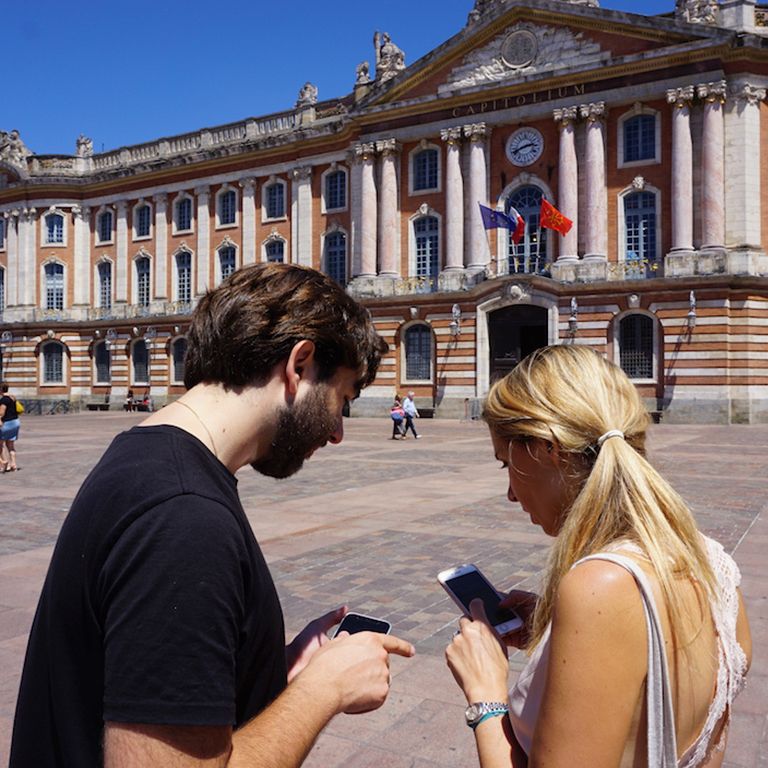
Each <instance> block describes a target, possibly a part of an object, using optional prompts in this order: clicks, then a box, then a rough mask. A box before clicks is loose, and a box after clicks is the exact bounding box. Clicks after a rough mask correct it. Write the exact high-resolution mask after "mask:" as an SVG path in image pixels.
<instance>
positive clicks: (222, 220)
mask: <svg viewBox="0 0 768 768" xmlns="http://www.w3.org/2000/svg"><path fill="white" fill-rule="evenodd" d="M218 201H219V224H220V225H223V224H234V223H235V221H236V218H237V195H236V194H235V191H234V190H233V189H227V190H224V191H223V192H220V193H219V197H218Z"/></svg>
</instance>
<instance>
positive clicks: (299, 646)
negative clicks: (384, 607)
mask: <svg viewBox="0 0 768 768" xmlns="http://www.w3.org/2000/svg"><path fill="white" fill-rule="evenodd" d="M347 610H348V608H347V606H346V605H342V606H341V607H340V608H336V609H334V610H333V611H328V613H326V614H323V615H322V616H320V617H319V618H317V619H315V620H314V621H310V622H309V624H307V626H306V627H304V629H302V630H301V632H299V634H298V635H296V637H294V638H293V640H292V641H291V643H290V644H289V645H287V646H286V647H285V661H286V664H287V666H288V682H289V683H290V682H291V681H292V680H293V678H294V677H296V675H298V674H299V672H301V670H302V669H304V667H306V666H307V664H309V660H310V659H311V658H312V656H314V654H315V652H316V651H317V650H318V649H319V648H320V647H321V646H323V645H325V644H326V643H327V642H328V634H327V633H328V630H329V629H331V627H335V626H336V625H337V624H338V623H339V622H340V621H341V620H342V619H343V618H344V617H345V616H346V615H347Z"/></svg>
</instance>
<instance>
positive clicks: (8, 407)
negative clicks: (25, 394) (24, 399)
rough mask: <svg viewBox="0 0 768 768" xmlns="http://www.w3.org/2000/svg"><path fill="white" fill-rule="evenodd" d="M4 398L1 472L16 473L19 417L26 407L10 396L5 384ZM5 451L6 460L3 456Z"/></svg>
mask: <svg viewBox="0 0 768 768" xmlns="http://www.w3.org/2000/svg"><path fill="white" fill-rule="evenodd" d="M0 389H1V390H2V396H0V425H1V426H0V471H2V472H16V471H17V470H18V468H19V467H18V466H17V464H16V442H17V440H18V439H19V429H20V427H21V419H20V418H19V416H20V415H21V413H22V412H23V410H24V406H23V405H22V404H21V403H20V402H19V401H18V400H17V399H16V398H15V397H14V396H13V395H11V394H10V392H9V390H10V387H9V386H8V384H7V383H5V382H3V384H2V386H1V387H0ZM3 451H5V456H7V457H8V458H7V459H6V458H5V457H4V456H3Z"/></svg>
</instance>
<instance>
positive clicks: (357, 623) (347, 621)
mask: <svg viewBox="0 0 768 768" xmlns="http://www.w3.org/2000/svg"><path fill="white" fill-rule="evenodd" d="M391 629H392V625H391V624H390V623H389V622H388V621H384V619H376V618H374V617H373V616H366V615H365V614H363V613H348V614H347V615H346V616H345V617H344V618H343V619H342V620H341V624H339V627H338V629H337V630H336V631H335V632H334V633H333V636H334V637H336V636H337V635H338V634H339V632H349V634H350V635H354V634H355V633H356V632H379V633H381V634H382V635H388V634H389V633H390V630H391Z"/></svg>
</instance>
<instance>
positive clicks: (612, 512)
mask: <svg viewBox="0 0 768 768" xmlns="http://www.w3.org/2000/svg"><path fill="white" fill-rule="evenodd" d="M483 417H484V418H485V420H486V422H487V423H488V425H489V426H490V428H491V430H492V432H494V433H495V434H496V435H498V436H499V437H501V438H504V439H507V440H510V441H514V440H530V439H532V438H540V439H542V440H547V441H549V442H554V443H556V444H557V445H558V446H559V449H560V451H562V452H564V454H565V455H566V456H570V458H571V459H572V461H570V462H568V464H569V467H571V468H572V472H573V478H572V480H573V494H574V496H573V501H572V502H571V504H570V507H569V508H568V509H567V511H566V512H565V514H564V516H563V521H562V526H561V528H560V531H559V532H558V534H557V538H556V540H555V543H554V545H553V547H552V552H551V555H550V561H549V568H548V573H547V576H546V579H545V585H544V589H543V591H542V594H541V597H540V599H539V602H538V605H537V608H536V612H535V614H534V621H533V627H532V632H531V642H530V645H529V648H533V647H534V646H535V645H536V644H537V643H538V642H539V640H540V639H541V637H542V635H543V633H544V630H545V628H546V626H547V624H548V623H549V621H550V620H551V617H552V609H553V605H554V601H555V595H556V594H557V588H558V585H559V584H560V580H561V579H562V578H563V576H564V575H565V574H566V572H567V571H568V570H569V569H570V568H571V566H572V565H573V564H574V563H575V562H576V561H577V560H579V559H580V558H582V557H586V556H587V555H590V554H593V553H595V552H600V551H601V550H604V549H605V548H606V547H607V546H608V545H610V544H611V543H613V542H616V541H618V540H620V539H628V540H630V541H633V542H635V543H636V544H637V545H639V547H640V548H641V549H642V551H643V552H644V553H645V555H646V556H647V557H648V560H649V561H650V563H651V565H652V567H653V569H654V571H655V573H656V575H657V578H658V580H659V584H660V586H661V591H662V594H663V596H664V601H665V603H666V606H667V609H668V612H669V617H670V626H671V629H672V636H673V640H674V642H675V645H676V647H682V646H683V645H684V644H685V643H686V642H688V641H689V640H690V639H691V637H690V636H689V630H690V629H691V628H692V627H693V624H692V622H693V619H694V617H692V616H688V615H687V612H686V611H685V610H684V607H683V605H682V601H681V599H680V598H679V597H678V595H677V592H676V590H675V587H674V580H675V578H677V577H679V576H681V575H682V576H687V577H689V578H691V579H694V580H696V582H698V584H699V585H700V587H701V589H702V590H703V594H702V597H704V598H711V597H712V596H713V595H714V594H715V591H716V589H715V577H714V574H713V573H712V569H711V567H710V565H709V562H708V560H707V557H706V553H705V551H704V545H703V542H702V540H701V537H700V535H699V533H698V530H697V527H696V524H695V522H694V520H693V516H692V514H691V512H690V510H689V509H688V507H687V506H686V504H685V502H684V501H683V499H682V498H681V497H680V496H679V495H678V494H677V493H676V492H675V491H674V490H673V489H672V487H671V486H670V485H669V483H668V482H667V481H666V480H665V479H664V478H663V477H662V476H661V475H660V474H659V473H658V472H657V471H656V470H655V469H654V468H653V467H652V466H651V465H650V464H649V463H648V461H647V460H646V458H645V436H646V430H647V428H648V424H649V423H650V419H649V416H648V413H647V411H646V409H645V407H644V406H643V403H642V400H641V399H640V396H639V395H638V393H637V390H636V389H635V387H634V385H633V384H632V382H631V381H630V380H629V379H628V378H627V376H626V375H625V374H624V372H623V371H622V370H621V369H620V368H618V367H617V366H616V365H613V364H612V363H609V362H608V361H606V360H605V359H604V358H603V357H602V356H601V355H599V354H598V353H597V352H595V351H594V350H592V349H589V348H588V347H578V346H570V345H569V346H565V345H560V346H552V347H543V348H541V349H538V350H537V351H535V352H533V353H532V354H531V355H529V356H528V357H526V358H525V359H524V360H523V361H522V362H521V363H520V364H519V365H518V366H517V367H516V368H515V369H514V370H513V371H512V372H511V373H509V374H508V375H507V376H506V377H505V378H503V379H501V380H500V381H498V382H496V383H495V384H494V386H493V387H492V389H491V391H490V394H489V395H488V399H487V401H486V403H485V408H484V411H483ZM614 429H618V430H621V431H622V432H623V433H624V439H623V440H622V439H620V438H613V439H609V440H606V441H605V442H604V443H603V444H602V446H598V445H597V440H598V438H599V437H600V436H601V435H604V434H605V433H606V432H608V431H609V430H614Z"/></svg>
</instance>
